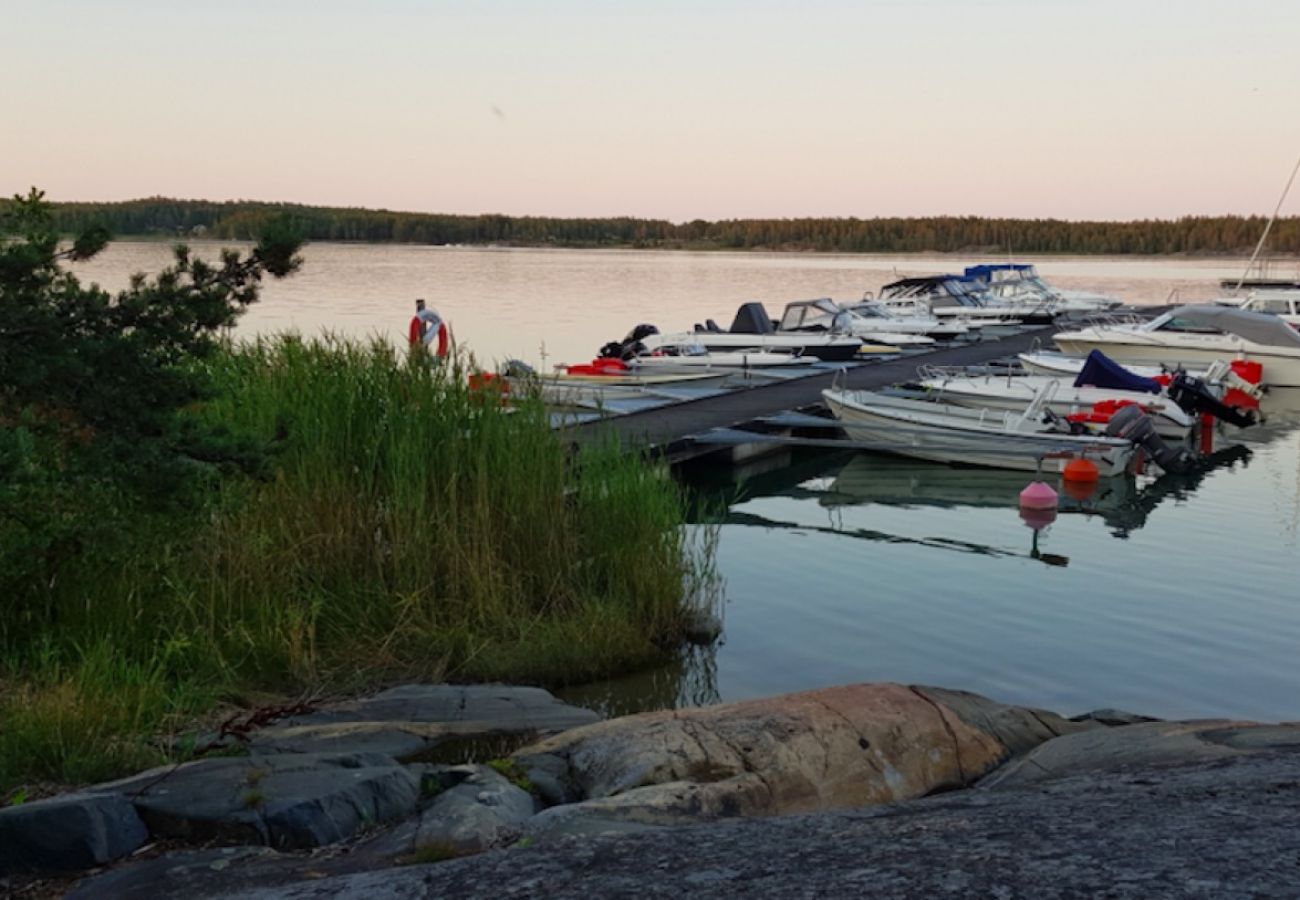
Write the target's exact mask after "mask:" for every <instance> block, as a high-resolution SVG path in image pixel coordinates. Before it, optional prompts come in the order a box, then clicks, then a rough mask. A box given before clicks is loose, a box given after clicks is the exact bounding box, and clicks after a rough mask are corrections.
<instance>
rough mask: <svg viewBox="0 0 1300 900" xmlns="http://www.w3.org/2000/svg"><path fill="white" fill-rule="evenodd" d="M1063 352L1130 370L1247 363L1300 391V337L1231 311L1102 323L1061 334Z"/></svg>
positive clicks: (1273, 319) (1201, 309)
mask: <svg viewBox="0 0 1300 900" xmlns="http://www.w3.org/2000/svg"><path fill="white" fill-rule="evenodd" d="M1053 339H1054V340H1055V341H1056V345H1057V346H1058V347H1060V348H1061V350H1062V351H1064V352H1065V353H1068V354H1072V355H1075V356H1085V355H1087V354H1088V353H1089V352H1091V351H1093V350H1100V351H1101V352H1102V353H1105V354H1106V355H1107V356H1109V357H1110V358H1111V359H1113V360H1115V361H1116V362H1119V363H1122V364H1123V365H1125V366H1128V365H1130V364H1132V363H1136V364H1138V365H1143V366H1163V367H1165V368H1167V369H1173V368H1186V369H1198V368H1200V369H1203V368H1207V367H1208V366H1209V364H1210V363H1213V362H1215V361H1216V360H1225V361H1228V360H1233V359H1243V360H1250V361H1253V362H1258V363H1259V364H1260V365H1261V366H1262V367H1263V382H1264V383H1265V384H1267V385H1269V386H1275V387H1300V332H1297V331H1296V330H1295V329H1294V328H1292V327H1291V326H1290V325H1288V324H1287V323H1286V322H1283V321H1282V320H1281V319H1279V318H1278V317H1277V316H1273V315H1266V314H1264V313H1257V312H1249V311H1246V310H1241V309H1235V308H1233V307H1229V306H1214V305H1205V306H1180V307H1178V308H1177V309H1174V310H1171V311H1169V312H1167V313H1164V314H1163V315H1160V316H1157V317H1156V318H1154V319H1152V320H1151V321H1149V322H1144V323H1142V324H1098V325H1090V326H1087V327H1084V328H1080V329H1077V330H1075V331H1062V332H1058V333H1057V334H1056V335H1055V336H1054V338H1053Z"/></svg>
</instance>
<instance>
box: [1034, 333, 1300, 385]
mask: <svg viewBox="0 0 1300 900" xmlns="http://www.w3.org/2000/svg"><path fill="white" fill-rule="evenodd" d="M1055 341H1056V345H1057V346H1058V347H1060V348H1061V350H1062V352H1064V353H1068V354H1070V355H1073V356H1087V355H1088V354H1089V353H1091V352H1092V351H1093V350H1100V351H1101V352H1102V353H1104V354H1106V355H1107V356H1109V357H1110V358H1111V359H1113V360H1115V362H1117V363H1120V364H1122V365H1124V366H1129V365H1130V364H1135V365H1141V366H1163V367H1164V368H1166V369H1176V368H1185V369H1205V368H1207V367H1208V366H1209V365H1210V364H1211V363H1213V362H1217V361H1219V360H1224V361H1229V360H1233V359H1245V360H1251V361H1253V362H1258V363H1260V364H1261V365H1262V366H1263V367H1264V377H1263V383H1264V384H1267V385H1269V386H1271V387H1287V388H1294V387H1300V355H1296V356H1291V355H1289V354H1280V353H1272V352H1269V351H1268V350H1266V349H1264V348H1262V345H1259V344H1251V343H1250V342H1248V341H1240V340H1238V341H1232V342H1217V343H1214V344H1210V343H1208V342H1207V343H1206V344H1205V345H1203V346H1186V345H1183V346H1173V345H1169V344H1158V343H1153V342H1151V341H1149V340H1144V339H1143V336H1142V335H1134V337H1133V339H1132V340H1125V339H1124V337H1123V336H1116V337H1115V338H1110V337H1109V336H1107V337H1100V338H1099V337H1097V336H1089V335H1088V334H1087V333H1086V332H1074V333H1067V334H1058V335H1057V336H1056V338H1055Z"/></svg>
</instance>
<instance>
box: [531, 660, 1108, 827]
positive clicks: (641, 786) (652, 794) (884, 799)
mask: <svg viewBox="0 0 1300 900" xmlns="http://www.w3.org/2000/svg"><path fill="white" fill-rule="evenodd" d="M1089 727H1092V726H1090V725H1081V724H1074V723H1070V722H1067V721H1065V720H1064V719H1061V718H1060V717H1059V716H1055V715H1053V714H1051V713H1046V712H1039V711H1034V710H1025V709H1022V708H1020V707H1011V706H1007V705H1005V704H1001V703H996V702H994V701H992V700H988V699H986V698H984V697H979V696H978V695H975V694H968V693H963V692H959V691H944V690H940V689H937V688H914V687H908V686H905V685H899V684H862V685H850V686H847V687H837V688H826V689H823V690H818V691H808V692H805V693H799V694H788V695H785V696H782V697H773V698H768V699H762V700H752V701H745V702H741V703H730V704H723V705H719V706H712V707H705V708H701V709H685V710H669V711H664V712H657V713H646V714H643V715H637V716H628V717H625V718H621V719H614V720H611V721H608V722H601V723H597V724H595V725H589V726H585V727H582V728H577V729H574V730H572V731H568V732H565V733H563V734H561V735H558V736H556V737H554V738H551V739H549V740H546V741H542V742H540V743H538V744H534V745H532V746H529V747H526V748H524V749H522V750H520V751H518V752H517V753H516V754H515V756H514V759H515V760H516V761H517V762H518V763H519V764H520V765H521V766H522V767H523V768H524V769H526V770H527V771H528V774H529V778H530V779H531V780H532V781H533V783H534V784H535V785H537V786H538V788H539V790H540V792H541V793H542V795H543V796H544V797H545V798H546V799H547V800H548V801H550V802H552V803H568V804H574V803H577V804H578V805H577V806H574V807H570V808H563V807H562V808H559V809H555V810H548V811H546V812H545V813H543V814H542V815H541V816H540V817H539V821H538V825H539V826H544V827H546V828H547V829H553V828H557V827H559V828H561V830H577V831H585V830H589V828H590V827H605V826H608V825H609V824H610V823H621V824H627V823H641V824H651V825H663V824H672V823H684V822H696V821H703V820H708V819H716V818H728V817H734V816H761V815H777V814H786V813H792V812H806V811H811V810H816V809H834V808H842V807H851V806H868V805H873V804H879V803H888V802H892V801H896V800H901V799H905V798H908V797H918V796H922V795H924V794H927V793H931V792H933V791H936V790H945V789H950V788H956V787H961V786H963V785H966V784H969V783H971V782H973V781H974V780H976V779H977V778H979V777H980V776H982V775H984V774H985V773H987V772H989V771H991V770H992V769H993V768H994V767H996V766H997V765H998V764H1000V763H1001V762H1002V761H1003V760H1004V759H1006V758H1008V757H1009V756H1010V755H1011V754H1012V753H1013V752H1024V751H1025V750H1028V749H1029V748H1031V747H1033V746H1036V745H1037V744H1039V743H1041V742H1043V741H1045V740H1048V739H1050V738H1052V737H1055V736H1056V735H1059V734H1064V733H1069V732H1071V731H1075V730H1079V729H1084V728H1089ZM581 801H586V802H581ZM586 817H591V818H592V821H591V823H589V824H584V822H583V821H581V820H583V819H584V818H586Z"/></svg>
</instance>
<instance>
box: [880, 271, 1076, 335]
mask: <svg viewBox="0 0 1300 900" xmlns="http://www.w3.org/2000/svg"><path fill="white" fill-rule="evenodd" d="M877 300H878V301H879V302H880V303H881V304H882V305H884V306H885V307H886V308H888V309H891V310H906V311H909V312H914V313H915V312H921V313H923V314H925V315H932V316H935V317H937V318H940V319H950V318H951V319H956V320H957V321H959V322H962V323H969V322H979V323H982V324H984V325H986V326H988V327H993V326H997V325H1020V324H1024V323H1026V322H1027V321H1028V320H1026V319H1025V314H1024V310H1023V309H1021V308H1012V307H1009V306H1006V305H997V304H996V303H994V302H993V301H992V298H991V297H990V296H989V294H988V291H986V290H985V289H984V286H983V285H982V284H980V283H979V282H978V281H976V280H975V279H973V278H966V277H965V276H964V275H927V276H924V277H921V278H900V279H899V280H898V281H893V282H890V283H889V284H887V285H885V286H884V287H882V288H881V289H880V296H879V297H878V298H877ZM1031 318H1034V321H1033V322H1030V323H1029V324H1035V323H1045V322H1050V321H1051V318H1052V317H1051V316H1050V315H1046V314H1045V315H1043V316H1041V317H1031Z"/></svg>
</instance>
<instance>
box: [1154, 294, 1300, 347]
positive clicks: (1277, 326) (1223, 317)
mask: <svg viewBox="0 0 1300 900" xmlns="http://www.w3.org/2000/svg"><path fill="white" fill-rule="evenodd" d="M1169 315H1170V316H1172V317H1173V318H1175V319H1179V320H1181V321H1183V322H1187V323H1188V324H1189V325H1200V326H1202V327H1205V328H1217V329H1219V330H1220V331H1226V332H1230V333H1232V334H1235V335H1238V336H1240V337H1242V338H1245V339H1246V340H1248V341H1253V342H1254V343H1256V344H1267V345H1268V346H1271V347H1291V348H1293V349H1296V350H1300V332H1298V331H1296V330H1295V329H1294V328H1292V327H1291V326H1290V325H1289V324H1287V323H1286V322H1285V321H1284V320H1282V319H1279V318H1278V317H1277V316H1274V315H1270V314H1269V313H1257V312H1250V311H1249V310H1244V309H1236V308H1235V307H1231V306H1208V305H1207V306H1180V307H1178V308H1177V309H1175V310H1172V311H1170V313H1169Z"/></svg>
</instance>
